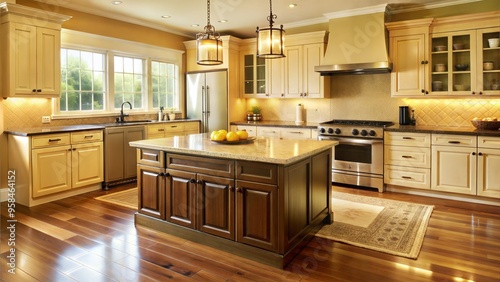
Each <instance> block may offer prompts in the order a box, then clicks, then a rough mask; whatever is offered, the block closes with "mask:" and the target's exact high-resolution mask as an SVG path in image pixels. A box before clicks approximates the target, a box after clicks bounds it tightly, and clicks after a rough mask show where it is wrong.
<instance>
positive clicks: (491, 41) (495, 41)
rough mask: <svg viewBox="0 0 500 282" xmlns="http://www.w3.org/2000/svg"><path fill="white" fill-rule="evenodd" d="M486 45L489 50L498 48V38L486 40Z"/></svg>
mask: <svg viewBox="0 0 500 282" xmlns="http://www.w3.org/2000/svg"><path fill="white" fill-rule="evenodd" d="M488 44H489V45H490V48H495V47H498V46H499V45H500V38H490V39H488Z"/></svg>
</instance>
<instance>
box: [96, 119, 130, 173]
mask: <svg viewBox="0 0 500 282" xmlns="http://www.w3.org/2000/svg"><path fill="white" fill-rule="evenodd" d="M124 140H125V132H124V131H123V129H120V128H119V129H114V128H113V129H106V134H105V140H104V146H105V147H106V149H105V154H106V155H105V161H106V163H105V166H106V169H105V172H104V173H105V174H106V181H116V180H121V179H123V178H124V176H125V174H124V170H123V165H124V163H125V155H124V151H125V147H124V146H125V142H124ZM134 155H135V154H134Z"/></svg>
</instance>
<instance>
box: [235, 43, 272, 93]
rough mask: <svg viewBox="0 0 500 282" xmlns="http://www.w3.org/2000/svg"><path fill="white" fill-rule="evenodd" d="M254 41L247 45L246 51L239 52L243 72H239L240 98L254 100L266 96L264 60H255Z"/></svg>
mask: <svg viewBox="0 0 500 282" xmlns="http://www.w3.org/2000/svg"><path fill="white" fill-rule="evenodd" d="M255 44H256V43H255V41H253V44H252V42H250V43H247V44H246V45H245V46H246V48H248V50H242V51H240V64H241V66H242V68H243V70H242V71H241V72H240V81H241V83H240V93H241V95H240V96H241V97H245V98H255V97H258V96H265V95H266V91H267V88H266V79H267V78H266V60H265V59H262V58H257V55H256V53H255ZM252 47H254V48H252Z"/></svg>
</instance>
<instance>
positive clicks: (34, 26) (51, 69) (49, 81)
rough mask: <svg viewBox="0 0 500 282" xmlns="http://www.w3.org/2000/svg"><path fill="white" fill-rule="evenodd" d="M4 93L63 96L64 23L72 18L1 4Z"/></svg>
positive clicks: (49, 96) (19, 95)
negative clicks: (61, 51)
mask: <svg viewBox="0 0 500 282" xmlns="http://www.w3.org/2000/svg"><path fill="white" fill-rule="evenodd" d="M1 5H2V6H3V7H0V9H1V8H5V7H4V5H5V6H7V7H8V9H6V11H3V10H2V16H1V34H0V37H1V39H2V41H3V42H6V44H3V48H2V50H1V58H2V71H1V72H2V89H1V90H2V93H3V96H4V97H5V98H7V97H47V98H51V97H54V98H55V97H59V95H60V87H61V63H60V60H61V59H60V48H61V35H60V32H61V24H62V22H63V21H66V20H68V19H69V18H70V17H68V16H64V15H60V14H56V13H52V12H48V11H43V13H40V11H39V10H37V9H33V8H29V7H25V6H20V5H16V4H6V3H3V4H1Z"/></svg>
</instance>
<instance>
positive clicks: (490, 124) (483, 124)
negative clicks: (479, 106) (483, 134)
mask: <svg viewBox="0 0 500 282" xmlns="http://www.w3.org/2000/svg"><path fill="white" fill-rule="evenodd" d="M472 125H474V127H475V128H477V129H486V130H498V129H499V128H500V121H498V119H497V118H496V117H487V118H473V119H472Z"/></svg>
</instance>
